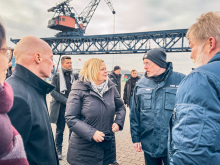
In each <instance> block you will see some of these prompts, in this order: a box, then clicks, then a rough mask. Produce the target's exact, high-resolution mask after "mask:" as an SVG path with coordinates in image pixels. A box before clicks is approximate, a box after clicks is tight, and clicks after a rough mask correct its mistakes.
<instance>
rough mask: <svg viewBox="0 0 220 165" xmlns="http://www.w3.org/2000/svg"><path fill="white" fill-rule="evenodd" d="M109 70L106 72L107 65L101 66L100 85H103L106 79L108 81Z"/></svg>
mask: <svg viewBox="0 0 220 165" xmlns="http://www.w3.org/2000/svg"><path fill="white" fill-rule="evenodd" d="M107 76H108V74H107V70H106V65H105V63H104V62H103V63H102V64H101V66H100V70H99V76H98V84H101V83H103V82H104V81H105V80H106V79H107Z"/></svg>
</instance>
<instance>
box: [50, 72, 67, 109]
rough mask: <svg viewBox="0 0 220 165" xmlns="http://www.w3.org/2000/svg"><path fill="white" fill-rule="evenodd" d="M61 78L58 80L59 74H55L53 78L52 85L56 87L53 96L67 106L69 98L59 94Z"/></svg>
mask: <svg viewBox="0 0 220 165" xmlns="http://www.w3.org/2000/svg"><path fill="white" fill-rule="evenodd" d="M58 81H59V78H58V74H55V75H54V76H53V78H52V82H51V84H52V85H54V86H55V89H54V90H53V91H52V92H51V96H52V97H53V98H54V99H55V100H56V101H57V102H59V103H62V104H64V105H66V102H67V98H66V97H65V96H63V95H62V94H61V93H60V92H59V85H58V84H59V82H58Z"/></svg>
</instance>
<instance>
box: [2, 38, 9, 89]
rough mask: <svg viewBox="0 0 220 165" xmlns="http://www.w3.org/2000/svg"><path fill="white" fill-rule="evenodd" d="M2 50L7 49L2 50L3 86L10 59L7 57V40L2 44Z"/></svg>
mask: <svg viewBox="0 0 220 165" xmlns="http://www.w3.org/2000/svg"><path fill="white" fill-rule="evenodd" d="M1 49H5V50H0V83H1V84H2V85H3V82H4V80H5V78H6V74H7V69H8V57H7V56H6V55H5V54H6V52H7V44H6V41H5V40H4V41H3V42H2V47H1Z"/></svg>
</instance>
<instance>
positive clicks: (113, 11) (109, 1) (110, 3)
mask: <svg viewBox="0 0 220 165" xmlns="http://www.w3.org/2000/svg"><path fill="white" fill-rule="evenodd" d="M105 2H106V3H107V5H108V6H109V8H110V9H111V11H112V14H115V10H114V8H113V5H112V2H111V0H105Z"/></svg>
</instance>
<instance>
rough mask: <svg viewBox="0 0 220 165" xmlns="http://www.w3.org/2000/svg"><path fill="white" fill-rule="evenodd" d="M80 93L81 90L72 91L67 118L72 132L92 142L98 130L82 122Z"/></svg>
mask: <svg viewBox="0 0 220 165" xmlns="http://www.w3.org/2000/svg"><path fill="white" fill-rule="evenodd" d="M80 93H81V91H80V90H72V91H71V92H70V94H69V97H68V100H67V104H66V112H65V118H66V122H67V125H68V127H69V129H70V130H71V131H73V132H75V133H76V134H77V135H78V136H80V137H82V138H84V139H86V140H90V141H91V140H92V137H93V135H94V133H95V132H96V131H97V130H96V129H95V128H94V127H92V126H91V125H89V124H87V123H85V122H83V121H82V120H80V117H81V108H82V98H81V97H82V96H81V95H80Z"/></svg>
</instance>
